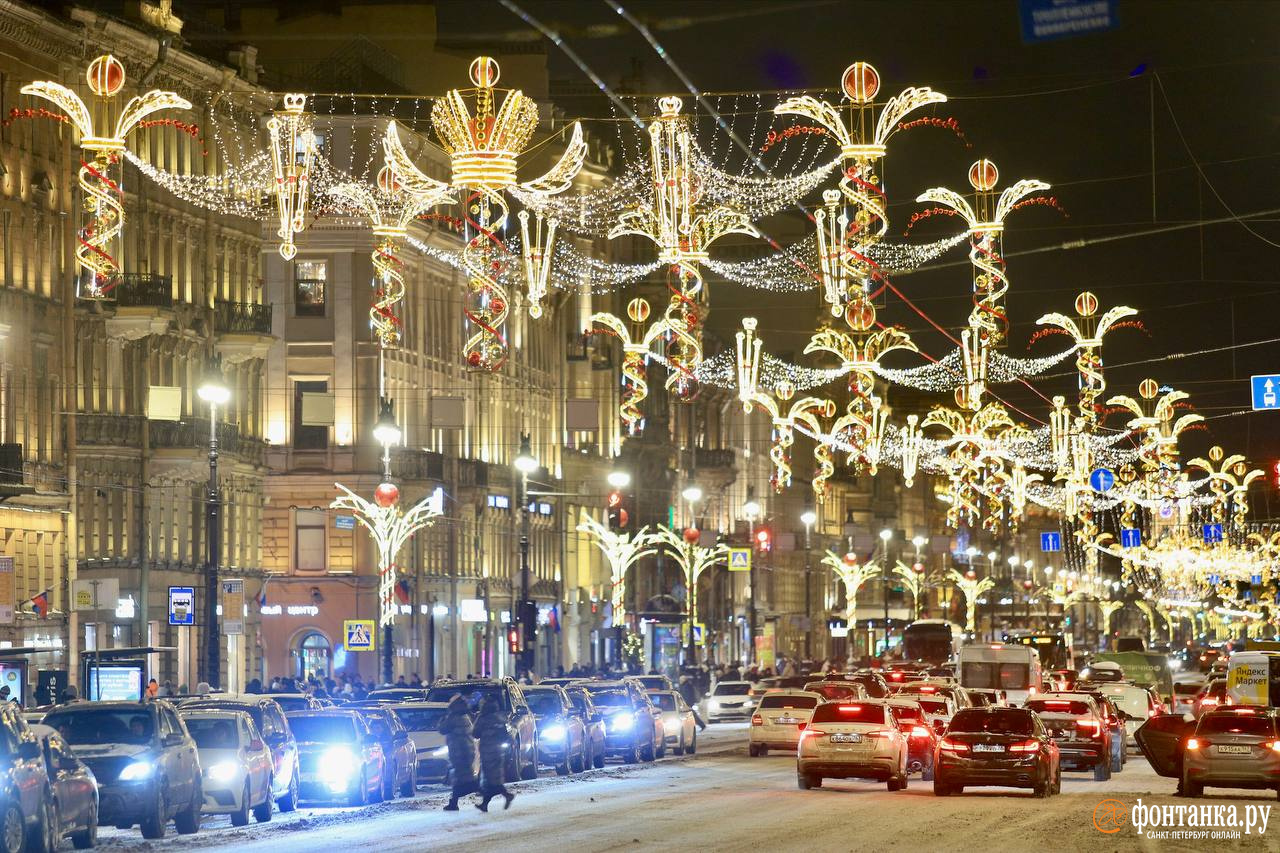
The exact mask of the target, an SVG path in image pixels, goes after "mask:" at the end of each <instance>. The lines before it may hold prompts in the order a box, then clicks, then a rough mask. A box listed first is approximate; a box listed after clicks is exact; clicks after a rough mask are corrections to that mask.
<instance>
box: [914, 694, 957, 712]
mask: <svg viewBox="0 0 1280 853" xmlns="http://www.w3.org/2000/svg"><path fill="white" fill-rule="evenodd" d="M920 707H921V708H923V709H924V710H925V711H926V712H927V713H930V714H949V713H951V709H950V708H948V707H947V703H946V701H945V700H943V699H925V698H924V697H921V698H920Z"/></svg>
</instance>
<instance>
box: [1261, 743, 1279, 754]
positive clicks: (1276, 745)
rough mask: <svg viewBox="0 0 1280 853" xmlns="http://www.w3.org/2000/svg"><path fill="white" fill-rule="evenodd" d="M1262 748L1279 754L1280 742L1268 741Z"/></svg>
mask: <svg viewBox="0 0 1280 853" xmlns="http://www.w3.org/2000/svg"><path fill="white" fill-rule="evenodd" d="M1262 746H1263V748H1264V749H1270V750H1274V751H1275V752H1280V740H1269V741H1267V742H1266V743H1264V744H1263V745H1262Z"/></svg>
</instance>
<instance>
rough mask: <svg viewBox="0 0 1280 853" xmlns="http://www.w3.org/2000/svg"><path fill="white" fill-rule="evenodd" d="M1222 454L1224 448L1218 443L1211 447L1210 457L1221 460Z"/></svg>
mask: <svg viewBox="0 0 1280 853" xmlns="http://www.w3.org/2000/svg"><path fill="white" fill-rule="evenodd" d="M1222 456H1223V452H1222V448H1221V447H1219V446H1218V445H1216V444H1215V445H1214V446H1213V447H1210V448H1209V458H1210V459H1212V460H1213V461H1214V462H1221V461H1222Z"/></svg>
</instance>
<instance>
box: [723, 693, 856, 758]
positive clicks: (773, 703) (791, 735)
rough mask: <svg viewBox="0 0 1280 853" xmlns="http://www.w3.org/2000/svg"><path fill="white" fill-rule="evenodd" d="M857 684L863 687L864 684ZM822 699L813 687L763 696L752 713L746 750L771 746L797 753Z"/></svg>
mask: <svg viewBox="0 0 1280 853" xmlns="http://www.w3.org/2000/svg"><path fill="white" fill-rule="evenodd" d="M855 686H857V687H858V688H859V689H861V685H855ZM823 701H825V700H824V699H823V696H822V694H820V693H816V692H814V691H812V690H775V691H773V692H772V693H766V694H765V695H764V696H761V697H760V705H759V707H758V708H756V712H755V713H754V714H752V715H751V729H750V733H749V734H748V735H747V744H748V745H747V753H748V754H749V755H752V756H756V755H767V754H768V753H769V750H771V749H785V750H787V751H788V752H794V751H795V749H796V747H797V746H798V745H799V743H800V734H801V732H803V731H804V730H805V727H806V726H808V725H809V718H810V717H812V716H813V709H814V708H816V707H818V705H819V704H821V703H822V702H823ZM841 701H845V700H841Z"/></svg>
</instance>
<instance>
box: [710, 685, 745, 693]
mask: <svg viewBox="0 0 1280 853" xmlns="http://www.w3.org/2000/svg"><path fill="white" fill-rule="evenodd" d="M750 691H751V685H750V684H717V685H716V689H715V691H714V694H713V695H716V696H746V695H747V693H749V692H750Z"/></svg>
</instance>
